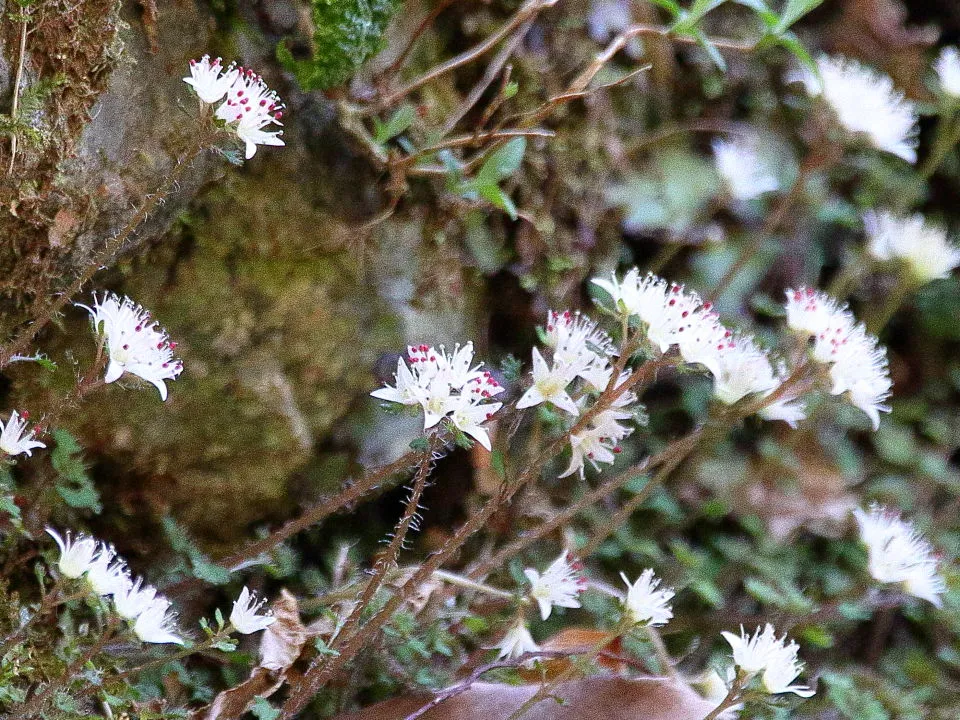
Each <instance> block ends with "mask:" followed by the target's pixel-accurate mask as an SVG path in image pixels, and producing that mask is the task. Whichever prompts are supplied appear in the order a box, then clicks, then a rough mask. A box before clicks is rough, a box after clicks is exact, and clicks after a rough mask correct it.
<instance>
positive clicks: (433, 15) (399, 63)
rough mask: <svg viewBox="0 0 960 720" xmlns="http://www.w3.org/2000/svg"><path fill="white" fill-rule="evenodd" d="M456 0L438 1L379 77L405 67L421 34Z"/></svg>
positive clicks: (386, 76)
mask: <svg viewBox="0 0 960 720" xmlns="http://www.w3.org/2000/svg"><path fill="white" fill-rule="evenodd" d="M456 1H457V0H442V2H440V3H438V4H437V6H436V7H435V8H434V9H433V10H431V11H430V14H429V15H427V16H426V17H425V18H424V19H423V21H422V22H421V23H420V25H418V26H417V29H416V30H414V31H413V34H412V35H411V36H410V39H409V40H408V41H407V45H406V47H405V48H404V49H403V51H402V52H401V53H400V54H399V55H398V56H397V59H396V60H394V61H393V62H392V63H390V65H389V66H388V67H387V68H386V69H385V70H384V71H383V72H381V73H380V74H379V76H378V78H377V79H378V80H382V79H383V78H388V77H390V76H392V75H395V74H396V73H397V71H398V70H400V68H402V67H403V65H404V63H406V62H407V58H408V57H410V52H411V51H412V50H413V47H414V45H416V43H417V40H419V39H420V36H421V35H423V34H424V33H425V32H426V31H427V28H429V27H430V26H431V25H433V21H434V20H436V19H437V18H438V17H440V13H442V12H443V11H444V10H446V9H447V8H448V7H450V6H451V5H453V3H455V2H456Z"/></svg>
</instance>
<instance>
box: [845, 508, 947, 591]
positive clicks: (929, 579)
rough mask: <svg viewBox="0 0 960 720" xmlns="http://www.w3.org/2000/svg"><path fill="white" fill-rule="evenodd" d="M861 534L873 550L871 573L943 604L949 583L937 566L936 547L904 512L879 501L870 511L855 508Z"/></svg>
mask: <svg viewBox="0 0 960 720" xmlns="http://www.w3.org/2000/svg"><path fill="white" fill-rule="evenodd" d="M854 517H856V519H857V524H858V525H859V526H860V537H861V539H862V540H863V542H864V544H865V545H866V546H867V551H868V553H869V558H870V559H869V570H870V575H871V576H872V577H873V578H874V579H875V580H878V581H879V582H883V583H899V584H901V585H902V586H903V589H904V590H905V591H906V592H907V593H909V594H911V595H913V596H915V597H919V598H922V599H924V600H928V601H930V602H931V603H933V604H934V605H936V606H937V607H940V605H941V600H940V596H941V595H942V594H943V593H944V592H946V583H945V582H944V580H943V577H942V576H941V575H940V573H939V571H938V568H937V557H936V553H935V552H934V549H933V547H932V546H931V545H930V543H929V542H927V541H926V540H925V539H924V538H923V536H922V535H920V534H919V533H918V532H917V531H916V530H915V529H914V527H913V526H912V525H911V524H909V523H907V522H905V521H904V520H901V519H900V516H899V515H898V514H897V513H895V512H892V511H890V510H887V509H886V508H883V507H881V506H879V505H871V506H870V512H864V511H863V510H855V511H854Z"/></svg>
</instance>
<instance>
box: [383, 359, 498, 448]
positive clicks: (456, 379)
mask: <svg viewBox="0 0 960 720" xmlns="http://www.w3.org/2000/svg"><path fill="white" fill-rule="evenodd" d="M407 358H408V360H407V362H404V360H403V358H401V359H399V360H398V361H397V372H396V374H395V376H394V378H395V381H396V385H395V386H393V387H391V386H389V385H388V386H386V387H383V388H380V389H379V390H374V391H373V392H372V393H370V394H371V395H372V396H373V397H375V398H379V399H380V400H386V401H387V402H394V403H399V404H401V405H411V406H412V405H420V407H421V408H422V409H423V429H424V430H427V429H429V428H431V427H433V426H435V425H437V424H438V423H439V422H440V421H441V420H443V419H444V418H448V419H449V420H450V422H452V423H453V424H454V426H455V427H457V429H459V430H460V431H461V432H464V433H466V434H467V435H470V436H471V437H473V438H474V439H475V440H477V441H478V442H479V443H480V444H481V445H483V447H485V448H487V449H488V450H489V449H490V438H489V436H488V434H487V431H486V430H484V429H483V428H482V427H481V424H482V423H484V422H486V421H487V420H490V419H491V418H492V416H493V414H494V413H496V412H497V410H499V409H500V408H501V407H502V403H497V402H493V403H492V402H488V401H489V400H490V399H491V398H492V397H493V396H494V395H498V394H500V393H501V392H503V387H501V386H500V384H499V383H498V382H497V381H496V380H494V379H493V376H492V375H491V374H490V372H489V371H487V370H481V369H480V367H481V365H477V366H473V343H469V342H468V343H467V344H466V345H464V346H463V347H460V346H459V345H457V346H456V347H455V348H454V351H453V352H452V353H449V354H448V353H447V352H446V351H445V350H444V347H443V346H442V345H441V346H440V347H439V348H434V347H432V346H430V345H417V346H410V347H408V348H407ZM408 363H409V364H408Z"/></svg>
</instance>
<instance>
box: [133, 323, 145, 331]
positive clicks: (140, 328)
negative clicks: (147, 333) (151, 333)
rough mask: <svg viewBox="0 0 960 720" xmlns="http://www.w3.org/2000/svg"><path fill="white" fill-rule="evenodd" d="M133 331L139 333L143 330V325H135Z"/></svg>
mask: <svg viewBox="0 0 960 720" xmlns="http://www.w3.org/2000/svg"><path fill="white" fill-rule="evenodd" d="M133 330H134V332H140V331H141V330H143V325H137V326H136V327H135V328H134V329H133Z"/></svg>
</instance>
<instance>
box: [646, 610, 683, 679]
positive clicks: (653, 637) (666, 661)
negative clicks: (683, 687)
mask: <svg viewBox="0 0 960 720" xmlns="http://www.w3.org/2000/svg"><path fill="white" fill-rule="evenodd" d="M644 632H646V634H647V638H648V639H649V640H650V644H651V645H652V646H653V654H654V655H656V656H657V662H658V663H659V664H660V669H661V671H662V672H663V673H664V674H666V676H667V677H669V678H670V679H671V680H674V681H676V682H681V683H684V684H686V683H685V681H684V679H683V678H682V677H681V676H680V673H678V672H677V668H676V667H674V664H673V658H672V657H670V653H669V652H668V651H667V646H666V645H664V644H663V638H662V637H660V633H659V632H658V631H657V629H656V628H655V627H654V626H653V625H647V627H645V628H644Z"/></svg>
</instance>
